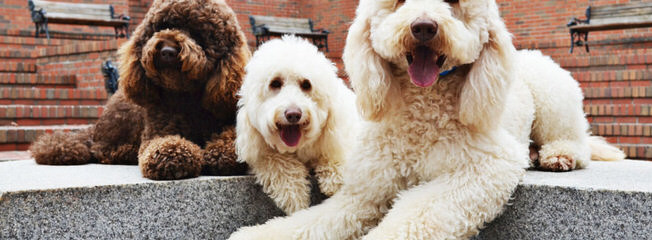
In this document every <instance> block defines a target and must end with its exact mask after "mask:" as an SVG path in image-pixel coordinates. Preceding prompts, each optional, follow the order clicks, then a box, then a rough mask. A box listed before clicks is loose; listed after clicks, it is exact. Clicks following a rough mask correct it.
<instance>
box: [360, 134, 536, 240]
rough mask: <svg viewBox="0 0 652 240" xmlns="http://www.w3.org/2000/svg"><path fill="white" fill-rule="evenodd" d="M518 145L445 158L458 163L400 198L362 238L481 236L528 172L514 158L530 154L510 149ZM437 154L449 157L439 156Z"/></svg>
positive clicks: (459, 153)
mask: <svg viewBox="0 0 652 240" xmlns="http://www.w3.org/2000/svg"><path fill="white" fill-rule="evenodd" d="M460 146H473V145H468V143H467V144H465V145H460ZM476 146H477V145H476ZM517 146H519V147H520V145H512V146H510V145H509V144H507V145H505V146H492V147H490V148H493V149H491V150H497V151H491V150H489V152H486V151H485V150H487V149H485V150H482V151H481V150H478V149H471V147H466V148H467V149H462V150H463V152H459V151H458V152H448V153H444V154H440V155H439V156H455V158H456V159H452V158H451V159H446V160H444V161H447V162H450V163H457V164H456V165H455V166H454V167H453V168H451V169H450V170H447V171H444V173H443V174H441V175H439V176H437V177H436V178H435V179H433V180H431V181H429V182H426V183H423V184H421V185H418V186H416V187H413V188H411V189H409V190H407V191H405V192H403V193H401V194H400V198H399V199H398V200H397V201H396V203H395V204H394V206H393V208H392V209H391V210H390V211H389V212H388V214H387V215H386V216H385V218H383V220H382V222H381V223H380V224H379V225H378V227H376V228H375V229H373V230H372V231H371V232H369V234H368V235H367V236H365V237H364V238H363V239H367V240H370V239H468V238H470V237H472V236H473V235H476V234H477V233H478V229H479V228H480V227H481V226H482V225H483V224H484V223H487V222H489V221H491V220H493V219H494V218H495V217H497V216H498V214H500V212H501V211H502V209H503V207H504V206H505V204H507V201H508V200H509V197H510V196H511V194H512V192H513V191H514V189H516V186H517V185H518V182H519V180H520V179H521V177H522V176H523V174H524V173H525V170H524V168H523V166H521V165H519V164H515V161H514V159H513V158H515V157H517V158H523V159H525V158H526V157H527V156H526V155H525V152H524V151H520V152H523V154H520V152H519V153H516V154H515V153H514V150H511V149H510V148H512V149H513V148H515V147H517ZM438 150H440V151H442V152H446V149H435V150H434V151H438ZM458 150H459V149H458ZM510 151H511V152H512V153H509V152H510ZM520 155H522V156H520ZM522 162H524V161H522Z"/></svg>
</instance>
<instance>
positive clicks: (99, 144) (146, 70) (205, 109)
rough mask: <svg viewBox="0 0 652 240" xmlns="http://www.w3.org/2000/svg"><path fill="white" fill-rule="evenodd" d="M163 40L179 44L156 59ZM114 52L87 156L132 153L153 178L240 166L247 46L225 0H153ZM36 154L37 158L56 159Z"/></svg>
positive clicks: (109, 158) (121, 157) (240, 169)
mask: <svg viewBox="0 0 652 240" xmlns="http://www.w3.org/2000/svg"><path fill="white" fill-rule="evenodd" d="M162 45H165V46H168V45H170V46H173V47H175V48H177V50H178V54H177V58H176V60H177V61H176V62H175V63H176V64H174V65H173V66H170V65H163V64H161V60H160V59H159V58H160V54H159V52H160V49H161V47H162ZM118 54H119V57H120V84H119V86H120V89H119V90H118V92H117V93H116V95H114V96H113V97H112V98H111V99H110V100H109V103H108V104H107V110H106V112H105V113H104V114H103V115H102V117H101V118H100V119H99V120H98V123H97V125H96V126H95V130H94V134H93V137H92V139H93V141H92V143H90V144H87V146H88V148H90V149H91V150H86V151H90V152H91V153H92V157H89V158H90V159H91V160H86V162H89V161H98V162H101V163H108V164H111V163H121V164H135V163H136V159H137V162H138V164H139V166H140V167H141V171H142V173H143V175H144V176H145V177H148V178H152V179H180V178H188V177H195V176H197V175H199V173H200V172H202V171H203V172H204V173H206V174H220V175H235V174H243V173H244V172H245V171H246V166H244V165H242V164H238V163H236V161H235V159H236V156H235V151H234V146H233V141H234V138H235V137H234V134H233V125H234V124H235V111H236V102H237V96H236V93H237V90H238V89H239V87H240V84H241V81H242V77H243V75H244V66H245V64H246V62H247V61H248V60H249V57H250V52H249V49H248V47H247V45H246V40H245V37H244V34H243V33H242V31H241V30H240V27H239V25H238V23H237V20H236V17H235V13H234V12H233V10H231V9H230V8H229V7H228V6H227V5H226V3H224V1H221V0H182V1H168V0H157V1H155V2H154V3H153V4H152V7H151V8H150V10H149V11H148V13H147V14H146V16H145V19H144V20H143V22H142V23H141V24H140V25H139V26H138V27H137V28H136V30H135V31H134V33H133V35H132V37H131V38H130V39H129V41H128V42H126V43H125V44H124V45H123V46H122V47H121V48H120V49H119V51H118ZM125 99H127V100H129V101H124V100H125ZM136 136H139V137H136ZM52 137H54V135H53V136H52ZM120 139H122V140H120ZM46 145H53V142H52V140H51V139H48V138H47V137H43V138H41V139H39V140H37V141H36V142H35V143H34V144H33V147H32V148H33V153H34V152H39V153H40V152H48V151H47V148H45V147H44V146H46ZM63 145H66V146H73V144H69V143H64V144H63ZM75 145H79V144H78V143H77V144H75ZM202 147H204V148H206V151H204V150H203V149H202ZM77 151H81V150H77ZM49 152H50V153H54V152H55V151H51V150H50V151H49ZM40 155H44V154H40ZM40 155H39V156H40ZM51 155H57V154H51ZM136 156H137V157H136ZM34 157H35V158H36V159H37V162H39V163H43V164H55V163H56V162H62V161H59V160H57V161H55V159H56V158H57V157H54V158H53V157H47V156H46V157H42V158H41V157H37V155H36V154H35V155H34ZM58 158H61V157H58ZM80 158H82V157H81V156H79V157H76V159H77V160H79V159H80ZM39 159H40V160H41V161H40V160H39ZM44 159H45V160H44ZM86 159H88V158H86ZM63 162H65V161H63ZM73 162H75V161H69V163H73ZM80 162H82V161H80Z"/></svg>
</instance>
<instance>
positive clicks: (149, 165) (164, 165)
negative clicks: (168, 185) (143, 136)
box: [138, 136, 201, 180]
mask: <svg viewBox="0 0 652 240" xmlns="http://www.w3.org/2000/svg"><path fill="white" fill-rule="evenodd" d="M138 164H139V165H140V170H141V171H142V173H143V176H144V177H146V178H150V179H154V180H174V179H183V178H191V177H197V176H199V173H200V170H201V149H200V148H199V146H197V145H195V144H194V143H192V142H190V141H188V140H185V139H183V138H181V137H179V136H166V137H162V138H156V139H153V140H151V141H150V142H149V144H148V145H147V147H146V148H145V149H144V150H143V151H142V152H141V153H140V155H139V156H138Z"/></svg>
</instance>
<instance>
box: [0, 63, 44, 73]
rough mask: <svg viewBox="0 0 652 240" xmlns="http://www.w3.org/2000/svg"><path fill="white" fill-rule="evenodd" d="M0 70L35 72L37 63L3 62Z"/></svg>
mask: <svg viewBox="0 0 652 240" xmlns="http://www.w3.org/2000/svg"><path fill="white" fill-rule="evenodd" d="M0 72H14V73H35V72H36V64H35V63H31V62H27V63H22V62H3V63H2V64H0Z"/></svg>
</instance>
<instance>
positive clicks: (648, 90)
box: [582, 86, 652, 99]
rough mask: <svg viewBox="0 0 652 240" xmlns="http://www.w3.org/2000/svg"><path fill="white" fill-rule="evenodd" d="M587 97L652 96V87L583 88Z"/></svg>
mask: <svg viewBox="0 0 652 240" xmlns="http://www.w3.org/2000/svg"><path fill="white" fill-rule="evenodd" d="M582 90H583V91H584V98H585V99H601V98H652V87H651V86H646V87H595V88H583V89H582Z"/></svg>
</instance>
